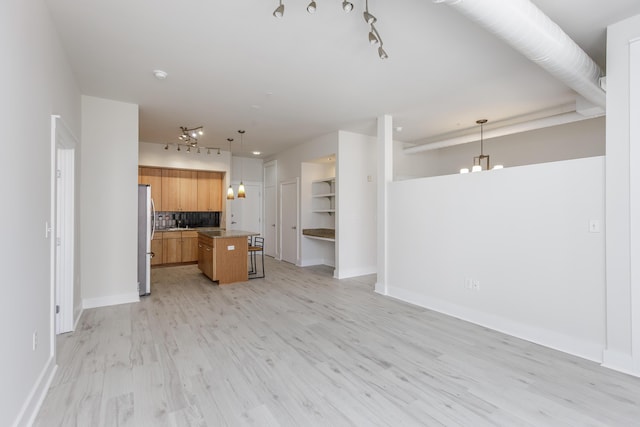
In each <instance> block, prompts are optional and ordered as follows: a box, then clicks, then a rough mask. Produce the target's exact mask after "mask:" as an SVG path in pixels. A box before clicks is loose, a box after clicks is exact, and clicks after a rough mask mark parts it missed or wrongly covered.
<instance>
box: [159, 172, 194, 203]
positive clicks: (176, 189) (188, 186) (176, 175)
mask: <svg viewBox="0 0 640 427" xmlns="http://www.w3.org/2000/svg"><path fill="white" fill-rule="evenodd" d="M156 210H158V209H156ZM162 210H163V211H168V212H196V211H197V210H198V173H197V172H196V171H192V170H184V169H163V170H162Z"/></svg>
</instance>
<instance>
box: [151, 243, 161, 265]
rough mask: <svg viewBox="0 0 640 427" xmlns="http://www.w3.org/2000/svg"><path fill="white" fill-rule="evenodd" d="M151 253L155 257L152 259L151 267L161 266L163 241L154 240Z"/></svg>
mask: <svg viewBox="0 0 640 427" xmlns="http://www.w3.org/2000/svg"><path fill="white" fill-rule="evenodd" d="M151 252H153V257H152V258H151V265H161V264H162V262H163V259H162V252H163V251H162V239H153V240H152V241H151Z"/></svg>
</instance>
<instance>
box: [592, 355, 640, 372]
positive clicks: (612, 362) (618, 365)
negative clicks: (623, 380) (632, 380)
mask: <svg viewBox="0 0 640 427" xmlns="http://www.w3.org/2000/svg"><path fill="white" fill-rule="evenodd" d="M601 365H602V366H603V367H605V368H609V369H613V370H614V371H618V372H622V373H624V374H628V375H633V376H634V377H640V372H639V371H638V370H636V366H635V361H634V359H633V356H631V355H630V354H626V353H621V352H619V351H615V350H608V349H606V350H604V351H603V352H602V364H601Z"/></svg>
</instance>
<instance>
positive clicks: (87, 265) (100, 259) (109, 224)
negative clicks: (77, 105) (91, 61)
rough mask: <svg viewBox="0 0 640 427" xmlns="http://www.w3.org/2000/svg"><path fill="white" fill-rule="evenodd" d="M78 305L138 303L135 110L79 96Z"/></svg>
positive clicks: (126, 105) (136, 133)
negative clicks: (79, 209) (79, 244)
mask: <svg viewBox="0 0 640 427" xmlns="http://www.w3.org/2000/svg"><path fill="white" fill-rule="evenodd" d="M81 162H82V166H81V181H82V190H81V194H82V197H81V198H80V205H81V210H82V218H81V245H82V248H83V251H82V255H81V264H82V298H83V306H84V307H85V308H87V307H97V306H104V305H112V304H121V303H126V302H133V301H137V300H138V291H137V285H138V281H137V250H138V249H137V248H138V246H137V243H138V241H137V236H138V234H137V233H138V222H137V218H138V190H137V183H138V106H137V105H135V104H128V103H123V102H117V101H111V100H107V99H101V98H94V97H90V96H82V155H81Z"/></svg>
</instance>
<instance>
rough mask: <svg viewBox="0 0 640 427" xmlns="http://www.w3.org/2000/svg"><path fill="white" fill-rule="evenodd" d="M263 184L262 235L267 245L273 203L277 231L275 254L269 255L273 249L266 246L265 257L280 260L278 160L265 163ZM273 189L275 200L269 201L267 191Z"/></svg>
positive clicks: (274, 240) (274, 231) (275, 232)
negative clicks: (271, 171)
mask: <svg viewBox="0 0 640 427" xmlns="http://www.w3.org/2000/svg"><path fill="white" fill-rule="evenodd" d="M269 169H273V180H272V181H271V180H269V179H268V177H269V173H268V170H269ZM262 182H263V187H262V192H263V197H262V205H263V206H262V219H263V221H262V225H263V230H262V235H263V236H265V244H267V239H266V237H267V230H268V229H269V227H271V224H267V207H268V206H269V204H270V203H271V204H272V206H273V210H274V211H275V212H273V226H274V227H275V230H273V243H272V244H273V247H272V248H273V253H269V252H270V251H271V248H269V247H267V246H265V255H269V256H272V257H274V258H276V259H279V257H280V245H279V242H278V239H279V236H280V230H279V226H278V160H271V161H269V162H267V163H264V164H263V166H262ZM268 188H269V189H271V188H272V189H273V199H272V200H268V199H267V189H268Z"/></svg>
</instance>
